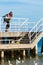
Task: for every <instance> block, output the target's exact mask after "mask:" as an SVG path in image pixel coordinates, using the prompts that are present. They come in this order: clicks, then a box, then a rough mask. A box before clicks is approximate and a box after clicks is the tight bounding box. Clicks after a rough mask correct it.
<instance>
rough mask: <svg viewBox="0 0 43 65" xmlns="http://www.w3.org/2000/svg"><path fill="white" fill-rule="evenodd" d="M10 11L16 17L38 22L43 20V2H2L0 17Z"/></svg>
mask: <svg viewBox="0 0 43 65" xmlns="http://www.w3.org/2000/svg"><path fill="white" fill-rule="evenodd" d="M10 11H12V12H13V16H15V17H18V18H20V17H22V18H29V19H30V20H31V21H37V20H39V19H40V18H43V0H0V17H1V16H3V15H5V14H6V13H8V12H10Z"/></svg>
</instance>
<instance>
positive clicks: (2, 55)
mask: <svg viewBox="0 0 43 65" xmlns="http://www.w3.org/2000/svg"><path fill="white" fill-rule="evenodd" d="M1 58H4V51H3V50H2V51H1Z"/></svg>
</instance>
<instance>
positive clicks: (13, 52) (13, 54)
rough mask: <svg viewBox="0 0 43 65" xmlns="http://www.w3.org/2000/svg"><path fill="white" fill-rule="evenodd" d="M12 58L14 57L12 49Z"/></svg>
mask: <svg viewBox="0 0 43 65" xmlns="http://www.w3.org/2000/svg"><path fill="white" fill-rule="evenodd" d="M12 58H14V51H13V50H12Z"/></svg>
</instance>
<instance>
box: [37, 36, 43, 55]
mask: <svg viewBox="0 0 43 65" xmlns="http://www.w3.org/2000/svg"><path fill="white" fill-rule="evenodd" d="M42 44H43V37H42V38H41V39H40V41H39V42H38V45H37V46H38V55H41V47H42Z"/></svg>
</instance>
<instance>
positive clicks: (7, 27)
mask: <svg viewBox="0 0 43 65" xmlns="http://www.w3.org/2000/svg"><path fill="white" fill-rule="evenodd" d="M9 27H10V24H9V23H7V25H6V30H5V32H8V29H9Z"/></svg>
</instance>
